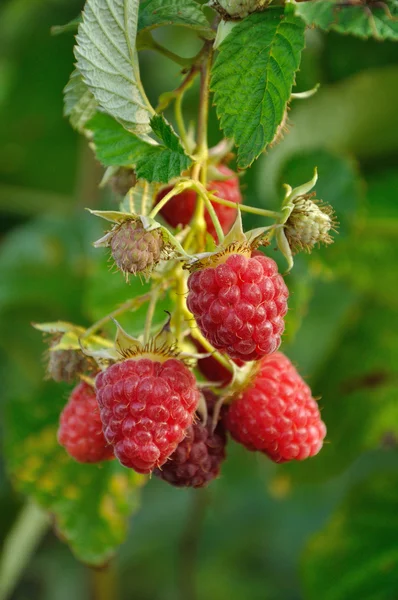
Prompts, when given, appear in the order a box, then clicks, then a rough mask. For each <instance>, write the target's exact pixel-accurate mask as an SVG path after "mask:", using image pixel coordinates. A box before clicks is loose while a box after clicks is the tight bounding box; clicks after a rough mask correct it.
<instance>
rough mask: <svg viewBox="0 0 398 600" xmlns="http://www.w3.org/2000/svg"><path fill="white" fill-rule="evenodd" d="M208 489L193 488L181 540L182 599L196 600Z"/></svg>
mask: <svg viewBox="0 0 398 600" xmlns="http://www.w3.org/2000/svg"><path fill="white" fill-rule="evenodd" d="M207 494H208V492H207V490H206V489H202V490H192V506H191V510H190V513H189V515H188V518H187V521H186V526H185V529H184V531H183V532H182V536H181V541H180V561H179V562H180V564H179V569H178V572H179V583H180V586H179V587H180V598H181V600H196V599H197V597H198V595H197V592H196V576H197V571H198V569H197V564H196V563H197V556H198V546H199V540H200V532H201V529H202V526H203V521H204V518H205V515H206V508H207V504H208V496H207Z"/></svg>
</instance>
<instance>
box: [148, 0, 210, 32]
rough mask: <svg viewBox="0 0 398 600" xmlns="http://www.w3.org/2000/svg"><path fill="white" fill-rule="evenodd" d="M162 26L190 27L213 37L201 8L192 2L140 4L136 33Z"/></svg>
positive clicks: (152, 0) (154, 0)
mask: <svg viewBox="0 0 398 600" xmlns="http://www.w3.org/2000/svg"><path fill="white" fill-rule="evenodd" d="M164 25H179V26H183V27H190V28H191V29H196V30H197V31H200V32H201V34H202V35H203V34H205V36H206V37H209V38H211V37H214V32H213V31H212V30H211V29H210V26H209V23H208V21H207V19H206V17H205V15H204V13H203V9H202V7H201V6H200V5H199V4H198V3H197V2H194V0H144V1H143V2H141V4H140V11H139V15H138V31H139V32H141V31H148V30H150V29H154V28H155V27H163V26H164Z"/></svg>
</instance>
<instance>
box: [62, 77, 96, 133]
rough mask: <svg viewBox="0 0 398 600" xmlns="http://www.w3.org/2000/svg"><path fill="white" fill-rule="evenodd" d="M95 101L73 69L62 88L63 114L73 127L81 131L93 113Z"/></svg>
mask: <svg viewBox="0 0 398 600" xmlns="http://www.w3.org/2000/svg"><path fill="white" fill-rule="evenodd" d="M96 110H97V101H96V100H95V98H94V96H93V94H92V93H91V92H90V90H89V89H88V87H87V86H86V84H85V83H84V81H83V79H82V76H81V75H80V73H79V71H77V70H74V71H73V73H72V74H71V76H70V79H69V81H68V83H67V84H66V86H65V89H64V115H65V117H69V119H70V123H71V125H72V127H73V129H76V130H77V131H79V133H83V132H84V131H85V125H86V123H87V121H89V120H90V119H91V118H92V117H93V116H94V114H95V112H96Z"/></svg>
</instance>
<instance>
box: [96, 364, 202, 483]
mask: <svg viewBox="0 0 398 600" xmlns="http://www.w3.org/2000/svg"><path fill="white" fill-rule="evenodd" d="M155 358H156V357H154V358H153V359H152V358H144V357H137V358H130V359H127V360H124V361H123V362H118V363H115V364H114V365H112V366H110V367H108V369H106V371H103V372H102V373H100V374H99V375H98V376H97V379H96V388H97V397H98V403H99V406H100V411H101V419H102V423H103V428H104V434H105V438H106V440H107V441H108V442H109V443H110V444H112V445H113V447H114V452H115V455H116V457H117V458H118V459H119V461H120V462H121V463H122V465H124V466H125V467H129V468H132V469H134V470H135V471H137V472H138V473H150V472H151V471H152V470H153V469H154V468H155V467H159V466H161V465H162V464H163V463H164V462H165V461H166V460H167V459H168V457H169V456H170V455H171V454H172V453H173V452H174V450H175V449H176V447H177V445H178V444H179V443H180V442H181V441H182V440H183V438H184V437H185V434H186V430H187V428H188V427H190V426H191V425H192V422H193V419H194V415H195V410H196V408H197V405H198V401H199V391H198V388H197V386H196V380H195V377H194V376H193V374H192V373H191V372H190V370H189V369H188V368H187V367H186V366H185V365H184V364H183V363H182V362H181V361H180V360H177V359H175V358H168V359H167V360H164V361H163V362H162V361H161V360H156V359H155Z"/></svg>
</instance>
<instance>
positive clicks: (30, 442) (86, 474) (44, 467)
mask: <svg viewBox="0 0 398 600" xmlns="http://www.w3.org/2000/svg"><path fill="white" fill-rule="evenodd" d="M63 403H64V401H63V399H62V394H60V393H59V388H58V386H50V385H46V387H45V388H43V387H42V388H41V389H39V390H37V394H36V395H35V396H32V395H31V394H28V395H26V396H23V397H22V396H20V397H15V398H12V399H11V404H10V408H12V410H10V411H9V417H8V420H7V424H8V427H7V448H8V453H9V469H10V471H11V474H12V476H13V478H14V480H15V482H16V483H17V487H18V489H19V490H20V491H21V492H23V493H25V494H28V495H30V496H31V497H33V498H34V499H35V500H36V501H37V502H38V503H39V504H40V506H42V507H43V508H46V509H47V510H49V511H50V512H51V513H52V514H53V515H54V517H55V523H56V527H57V529H58V531H59V533H60V535H61V536H62V537H63V538H65V540H66V541H67V542H68V543H69V545H70V546H71V548H72V550H73V552H74V553H75V554H76V556H77V557H78V558H79V559H80V560H82V561H84V562H86V563H88V564H91V565H97V566H101V565H103V564H104V563H106V562H107V561H108V560H109V559H110V558H111V556H112V555H113V553H114V551H115V549H116V548H117V546H118V545H119V544H120V543H121V542H122V541H123V540H124V538H125V536H126V531H127V522H128V521H127V519H128V517H129V516H130V514H131V513H132V512H133V510H134V509H137V507H138V498H139V488H140V486H141V485H142V483H143V482H144V481H145V478H143V477H142V476H139V475H137V473H134V472H133V471H127V470H126V469H124V468H123V467H121V466H120V464H119V463H118V462H117V461H108V462H106V463H103V464H102V465H100V466H98V465H83V464H79V463H77V462H75V461H74V460H73V459H72V458H70V457H69V456H68V454H67V453H66V451H65V450H64V449H63V448H62V447H61V446H60V445H59V444H58V441H57V428H58V418H59V412H60V411H61V409H62V405H63Z"/></svg>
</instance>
